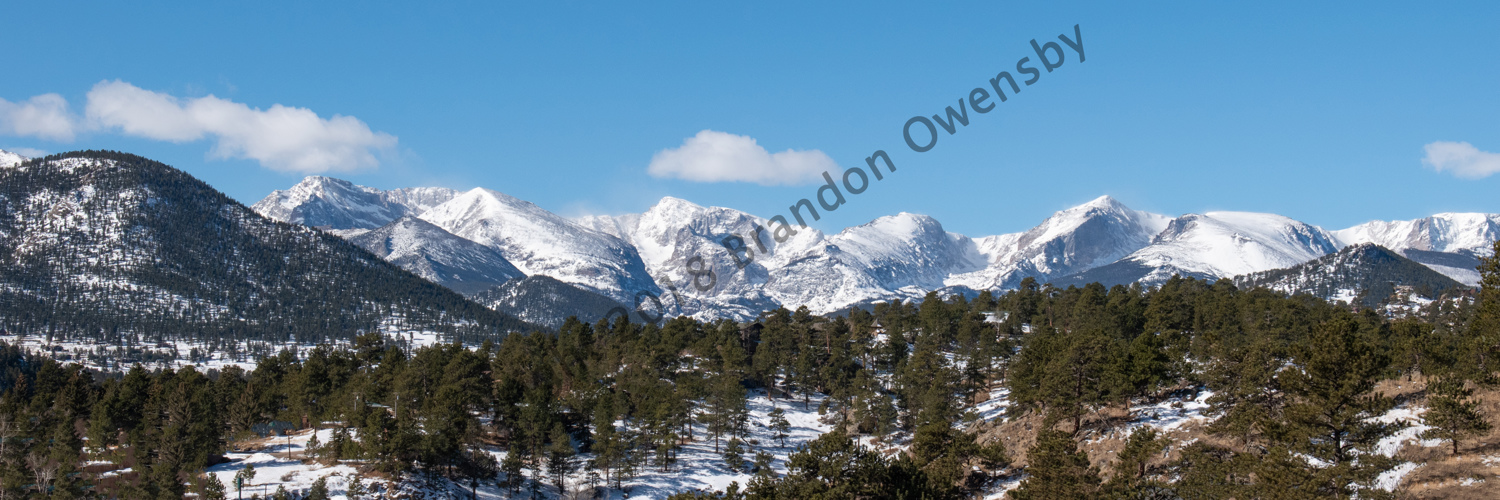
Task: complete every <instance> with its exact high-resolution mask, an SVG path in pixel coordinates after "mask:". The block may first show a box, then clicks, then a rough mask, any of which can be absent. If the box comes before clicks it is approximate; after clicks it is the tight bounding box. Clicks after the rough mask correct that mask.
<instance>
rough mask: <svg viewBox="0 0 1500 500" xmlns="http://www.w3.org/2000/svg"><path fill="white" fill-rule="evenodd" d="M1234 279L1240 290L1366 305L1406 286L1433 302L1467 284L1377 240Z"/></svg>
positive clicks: (1382, 300) (1389, 295)
mask: <svg viewBox="0 0 1500 500" xmlns="http://www.w3.org/2000/svg"><path fill="white" fill-rule="evenodd" d="M1234 282H1235V284H1236V285H1238V286H1240V287H1241V288H1253V287H1261V286H1263V287H1266V288H1269V289H1271V290H1275V291H1278V292H1282V293H1286V294H1299V293H1305V294H1309V295H1313V296H1315V297H1320V298H1322V299H1324V300H1329V301H1344V302H1348V303H1351V304H1361V305H1364V306H1366V307H1375V306H1377V305H1379V304H1381V303H1385V302H1389V301H1391V299H1392V297H1393V296H1395V295H1396V293H1397V292H1398V291H1399V290H1401V289H1405V290H1409V291H1410V293H1412V294H1414V295H1416V296H1418V297H1420V298H1422V299H1425V300H1432V299H1436V298H1438V297H1440V296H1441V295H1442V294H1444V293H1446V292H1449V291H1452V290H1455V289H1461V288H1465V287H1466V286H1465V285H1463V284H1461V283H1459V282H1457V281H1454V280H1453V279H1452V278H1449V277H1447V276H1444V275H1442V274H1440V273H1438V272H1437V271H1434V270H1432V269H1429V268H1427V267H1426V266H1423V265H1422V264H1419V263H1417V262H1416V261H1413V260H1411V259H1408V258H1405V257H1402V256H1401V255H1400V254H1398V253H1396V252H1395V251H1393V250H1390V249H1387V248H1385V247H1383V246H1380V245H1376V244H1374V243H1359V244H1355V245H1349V246H1347V247H1344V249H1343V250H1339V251H1338V252H1336V253H1331V254H1328V255H1325V256H1322V257H1319V258H1317V259H1313V260H1310V261H1307V262H1304V263H1302V264H1298V265H1295V266H1292V267H1288V268H1285V269H1275V270H1271V271H1262V272H1258V273H1251V274H1247V275H1242V276H1236V277H1235V278H1234Z"/></svg>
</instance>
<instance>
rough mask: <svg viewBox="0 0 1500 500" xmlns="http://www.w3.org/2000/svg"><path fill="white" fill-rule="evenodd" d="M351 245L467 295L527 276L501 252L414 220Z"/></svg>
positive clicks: (386, 227) (393, 224)
mask: <svg viewBox="0 0 1500 500" xmlns="http://www.w3.org/2000/svg"><path fill="white" fill-rule="evenodd" d="M349 241H350V242H352V243H354V244H356V245H359V246H360V247H363V248H364V249H365V250H369V251H370V253H373V254H375V255H377V256H380V258H383V259H385V260H386V261H388V262H390V263H392V264H395V265H398V266H401V268H402V269H405V270H407V271H411V272H412V273H415V274H416V275H417V276H421V277H422V278H424V279H426V280H427V281H431V282H433V283H437V284H439V285H443V286H445V287H448V288H450V289H452V290H453V291H456V292H458V293H462V294H464V295H473V294H476V293H479V292H483V291H485V290H489V289H491V288H494V287H496V286H499V285H501V284H503V283H505V282H507V281H510V280H512V279H515V278H522V277H525V276H526V275H525V274H523V273H521V270H520V269H516V266H514V265H512V264H511V263H510V261H507V260H505V257H504V256H502V255H500V252H499V251H496V250H494V249H492V248H489V247H486V246H484V245H480V244H478V243H474V242H472V241H469V240H466V239H463V238H459V237H457V236H454V235H452V234H450V233H449V232H447V231H444V230H443V228H440V227H437V226H434V225H432V224H431V223H429V222H427V221H424V220H422V219H418V218H416V217H412V216H405V217H402V218H400V219H396V220H395V221H393V222H391V223H390V224H386V225H384V226H381V227H380V228H378V229H373V230H371V231H369V232H366V233H364V234H360V235H358V236H355V237H352V238H349Z"/></svg>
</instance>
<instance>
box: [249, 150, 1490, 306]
mask: <svg viewBox="0 0 1500 500" xmlns="http://www.w3.org/2000/svg"><path fill="white" fill-rule="evenodd" d="M395 193H400V194H401V195H400V196H398V195H397V194H395ZM422 193H428V194H426V197H425V198H421V197H419V196H416V195H418V194H422ZM402 196H405V198H403V197H402ZM444 197H446V198H447V201H446V202H443V203H441V204H437V205H435V206H430V205H428V204H427V203H428V202H431V201H436V200H437V199H442V198H444ZM256 206H257V207H266V208H265V209H263V210H262V211H263V212H266V213H269V214H271V215H276V216H279V217H293V216H301V217H302V220H303V223H304V224H307V223H308V222H306V221H313V222H330V221H332V222H337V224H327V225H328V226H332V227H333V229H334V231H333V232H335V233H336V234H340V235H341V236H345V237H351V238H352V237H356V236H357V235H358V233H359V232H363V231H367V230H368V229H364V228H360V226H361V225H368V223H369V222H373V221H378V220H382V219H383V218H385V217H389V216H391V215H392V214H395V213H398V212H403V211H405V212H409V213H408V215H411V214H416V213H420V215H418V216H417V218H418V219H421V220H423V221H426V222H429V223H431V224H432V225H433V226H436V228H434V229H440V231H431V230H428V231H427V232H422V231H416V230H415V229H416V228H411V227H407V228H403V229H404V230H405V231H406V233H402V234H406V236H401V238H407V240H403V241H404V242H403V243H402V245H405V246H403V247H402V251H397V248H396V243H395V242H394V240H391V238H393V237H394V236H391V235H390V234H388V233H395V232H398V231H395V229H397V228H392V231H387V232H382V233H380V235H379V237H375V236H371V237H370V238H366V239H368V240H377V239H385V240H386V243H384V244H385V245H387V247H388V250H387V252H388V253H385V254H382V255H388V256H390V257H388V258H390V259H393V261H394V260H395V259H402V257H401V256H406V257H405V258H404V260H400V261H399V262H398V263H399V264H401V265H402V266H403V267H406V268H408V269H409V270H412V271H413V272H417V273H418V274H421V275H423V276H428V277H429V279H433V280H435V281H437V282H439V283H444V284H449V285H450V286H453V285H451V283H449V282H445V281H442V279H441V277H440V275H441V272H439V271H437V269H449V270H453V269H465V270H468V271H470V272H478V271H477V270H478V269H479V267H484V265H481V264H478V263H483V262H488V260H487V259H485V258H478V257H474V258H469V259H468V260H469V262H465V261H463V260H464V259H465V255H464V254H466V253H467V252H465V251H462V250H458V248H460V247H462V246H463V245H462V243H460V241H462V240H467V241H471V242H474V243H475V244H476V245H479V246H481V247H484V248H487V249H489V250H491V251H493V252H496V253H498V254H499V255H500V256H501V257H502V258H503V259H505V260H507V261H509V262H510V263H511V264H513V265H514V266H515V268H516V269H517V270H518V271H520V272H522V273H524V274H525V275H527V276H550V277H552V278H556V279H558V280H560V281H561V282H563V283H568V284H572V285H575V286H578V287H581V288H582V289H584V290H587V291H590V292H597V293H600V294H603V295H605V296H607V297H609V299H610V300H613V301H617V302H619V303H621V304H624V305H625V306H626V307H633V306H634V305H636V304H640V305H641V306H642V307H643V308H644V309H648V310H658V309H656V304H653V303H652V302H653V300H652V297H653V296H654V297H656V300H659V301H660V309H659V310H660V311H664V312H665V314H667V315H669V316H670V315H677V314H687V315H690V316H695V317H698V318H700V319H710V318H716V317H729V318H735V319H740V320H744V319H749V318H752V317H754V316H756V315H757V314H759V313H760V312H761V311H764V310H766V309H769V308H774V307H777V306H787V307H797V306H803V305H805V306H808V307H809V309H811V310H812V311H814V312H815V313H820V314H825V313H830V312H835V311H839V310H843V309H847V308H849V307H851V306H860V305H864V304H869V303H872V302H876V301H886V300H899V299H914V298H920V297H922V296H923V295H925V294H926V293H927V292H928V291H932V290H941V291H943V293H954V292H965V293H972V292H973V291H977V290H1005V289H1010V288H1014V287H1016V286H1017V285H1019V284H1020V282H1021V280H1023V279H1025V278H1028V277H1030V278H1036V279H1037V280H1038V281H1039V282H1043V283H1047V282H1051V283H1053V284H1054V285H1056V286H1067V285H1073V284H1076V285H1081V284H1085V283H1088V282H1093V281H1100V282H1104V283H1106V284H1124V283H1132V282H1137V281H1140V282H1142V283H1144V284H1146V285H1154V284H1158V283H1160V282H1162V281H1165V280H1166V279H1167V278H1169V277H1171V276H1172V275H1174V274H1181V275H1184V276H1192V277H1198V278H1206V279H1218V278H1228V277H1234V276H1241V275H1246V274H1250V273H1257V272H1265V271H1269V270H1275V269H1286V268H1292V267H1294V266H1298V265H1301V264H1304V263H1309V262H1310V261H1313V260H1314V259H1318V258H1320V257H1323V256H1325V255H1329V254H1332V253H1334V252H1335V251H1337V250H1338V249H1340V248H1345V247H1347V246H1349V245H1350V244H1352V243H1358V242H1366V241H1369V242H1377V243H1381V244H1383V245H1389V246H1391V247H1392V248H1395V249H1397V250H1398V251H1399V252H1400V253H1402V254H1403V255H1405V257H1407V258H1410V259H1412V260H1415V261H1417V262H1421V263H1423V264H1425V265H1427V266H1428V267H1431V268H1433V269H1436V270H1438V271H1440V272H1444V273H1445V274H1448V275H1449V276H1454V277H1457V278H1459V281H1461V282H1466V283H1472V282H1474V281H1477V277H1478V275H1477V273H1474V272H1473V271H1472V268H1473V267H1474V264H1477V260H1476V256H1478V255H1484V254H1485V252H1486V250H1487V249H1488V245H1489V243H1490V242H1493V241H1494V240H1495V237H1496V234H1497V233H1500V231H1497V229H1496V227H1497V225H1496V221H1497V219H1500V216H1489V215H1483V214H1439V215H1437V216H1433V217H1429V218H1427V219H1419V220H1417V221H1405V222H1389V223H1386V222H1372V223H1369V224H1364V225H1361V226H1356V227H1354V228H1350V229H1346V230H1342V231H1338V232H1337V234H1336V235H1335V234H1334V233H1330V232H1327V231H1324V230H1323V229H1320V228H1318V227H1316V226H1312V225H1309V224H1306V223H1303V222H1299V221H1296V220H1293V219H1290V218H1287V217H1283V216H1280V215H1274V214H1259V213H1244V212H1210V213H1206V214H1188V215H1183V216H1181V217H1177V218H1175V219H1173V218H1170V217H1167V216H1163V215H1158V214H1153V213H1149V212H1144V211H1138V210H1133V209H1131V208H1129V207H1127V206H1125V205H1124V204H1122V203H1120V202H1119V201H1117V200H1115V199H1113V198H1110V197H1108V196H1102V197H1099V198H1097V199H1094V200H1092V201H1090V202H1088V203H1084V204H1082V205H1079V206H1076V207H1072V208H1069V209H1066V210H1062V211H1059V212H1056V213H1054V214H1053V215H1052V216H1050V217H1048V218H1047V219H1046V220H1044V221H1042V223H1041V224H1039V225H1038V226H1036V227H1034V228H1031V229H1030V230H1027V231H1024V232H1019V233H1010V234H1000V235H994V236H984V237H977V238H970V237H968V236H965V235H962V234H957V233H950V232H948V231H946V230H945V229H944V228H943V226H942V224H941V223H940V222H938V221H937V220H936V219H933V218H932V217H928V216H925V215H916V214H909V213H901V214H897V215H892V216H886V217H881V218H878V219H876V220H874V221H871V222H870V223H867V224H863V225H860V226H855V227H850V228H847V229H844V230H843V231H840V232H839V233H837V234H832V235H829V234H824V233H823V232H821V231H818V230H816V229H811V228H800V227H799V228H795V230H796V233H795V234H794V235H792V236H791V237H789V238H786V241H782V242H778V241H776V239H775V237H774V236H773V233H772V228H770V227H769V225H770V224H769V223H768V222H767V220H766V219H764V218H761V217H757V216H755V215H753V214H749V213H746V212H742V211H739V210H734V209H731V208H724V207H705V206H701V205H697V204H694V203H692V202H689V201H686V200H682V199H679V198H673V197H667V198H663V199H662V200H661V201H660V202H658V203H656V204H655V205H654V206H652V207H651V208H650V209H648V210H646V211H645V212H642V213H639V214H625V215H613V216H606V215H601V216H586V217H582V218H579V219H577V220H569V219H566V218H563V217H560V216H557V215H556V214H553V213H551V212H548V211H546V210H544V209H542V208H540V207H537V206H536V205H534V204H531V203H529V202H526V201H523V200H519V199H516V198H513V197H510V196H508V195H505V194H503V193H499V192H495V191H490V190H486V189H475V190H471V191H468V192H465V193H461V194H452V193H447V194H444V192H443V191H434V192H428V191H424V190H423V189H422V188H413V189H406V190H394V191H380V190H376V189H371V188H365V187H361V186H354V185H352V184H349V183H347V182H343V181H338V180H335V179H327V178H321V177H310V178H308V179H307V180H304V181H303V182H302V183H301V184H299V185H298V186H297V187H295V188H293V189H291V190H287V191H278V192H276V193H275V194H273V195H272V196H270V197H267V198H266V200H262V202H261V203H258V204H257V205H256ZM287 220H291V219H287ZM408 224H410V223H408ZM341 227H345V228H355V229H351V230H342V231H340V230H339V229H340V228H341ZM444 231H446V233H444ZM422 235H429V236H422ZM426 237H431V238H434V239H436V240H440V241H437V242H420V241H417V240H420V239H422V238H426ZM358 241H364V240H358ZM726 242H727V245H728V246H731V247H734V248H735V249H736V251H731V250H730V249H729V248H727V247H726ZM403 252H404V253H403ZM695 257H701V258H702V260H701V262H693V261H691V259H693V258H695ZM1367 260H1369V259H1367ZM476 266H478V267H476ZM704 271H712V273H713V274H712V277H710V276H709V275H707V274H706V273H705V272H704ZM1465 272H1467V273H1468V275H1465V274H1464V273H1465ZM481 274H482V273H481ZM503 274H505V273H503V272H501V273H499V275H503ZM492 275H493V274H492ZM1465 278H1468V279H1465ZM460 286H461V285H460ZM469 293H473V292H472V291H470V292H469ZM513 295H514V294H513ZM553 295H556V296H561V295H557V294H551V295H548V294H536V293H533V294H530V295H528V296H539V297H540V296H553Z"/></svg>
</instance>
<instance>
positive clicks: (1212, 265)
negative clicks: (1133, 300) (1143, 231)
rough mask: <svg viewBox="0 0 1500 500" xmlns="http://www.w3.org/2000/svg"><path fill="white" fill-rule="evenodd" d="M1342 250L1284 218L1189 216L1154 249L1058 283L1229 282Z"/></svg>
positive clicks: (1156, 241) (1316, 232) (1324, 234)
mask: <svg viewBox="0 0 1500 500" xmlns="http://www.w3.org/2000/svg"><path fill="white" fill-rule="evenodd" d="M1337 250H1338V244H1337V241H1336V240H1335V239H1334V238H1333V236H1332V235H1330V234H1328V232H1327V231H1324V230H1322V229H1320V228H1318V227H1317V226H1313V225H1310V224H1307V223H1303V222H1298V221H1296V220H1292V219H1290V218H1287V217H1284V216H1280V215H1275V214H1262V213H1251V212H1208V213H1205V214H1188V215H1184V216H1182V217H1178V218H1177V219H1174V220H1173V221H1172V222H1171V223H1169V224H1168V225H1167V228H1166V229H1164V230H1163V231H1162V232H1161V234H1158V235H1157V236H1156V238H1154V239H1153V240H1152V241H1151V245H1149V246H1147V247H1145V248H1142V249H1140V250H1137V251H1136V252H1134V253H1132V254H1130V255H1129V256H1127V257H1125V258H1124V259H1121V260H1120V261H1118V262H1115V263H1113V264H1109V265H1106V266H1100V267H1097V268H1094V269H1090V270H1088V271H1084V272H1082V273H1078V274H1075V275H1073V276H1070V277H1068V278H1067V279H1064V280H1060V281H1059V282H1058V283H1057V284H1081V283H1088V282H1093V281H1099V282H1101V283H1104V284H1106V285H1112V284H1123V283H1130V282H1133V281H1141V282H1142V283H1143V284H1146V285H1156V284H1160V283H1162V282H1165V281H1166V280H1167V279H1168V278H1171V277H1172V275H1174V274H1180V275H1183V276H1193V277H1199V278H1207V279H1216V278H1225V277H1231V276H1238V275H1241V274H1249V273H1253V272H1258V271H1267V270H1271V269H1280V268H1284V267H1292V266H1295V265H1297V264H1301V263H1303V262H1307V261H1309V260H1312V259H1315V258H1318V257H1322V256H1324V255H1327V254H1330V253H1333V252H1334V251H1337Z"/></svg>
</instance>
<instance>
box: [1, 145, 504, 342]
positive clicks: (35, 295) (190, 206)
mask: <svg viewBox="0 0 1500 500" xmlns="http://www.w3.org/2000/svg"><path fill="white" fill-rule="evenodd" d="M0 189H3V191H0V235H3V237H0V325H3V327H4V328H5V329H6V330H7V331H9V332H11V333H12V334H31V335H46V336H48V337H49V338H51V337H53V336H56V337H61V338H67V337H69V336H77V335H83V336H95V337H104V338H108V339H120V341H122V342H123V341H125V340H126V339H135V340H144V339H158V340H159V339H182V338H198V339H218V338H222V339H257V340H263V341H264V340H274V341H290V340H293V339H295V340H297V341H307V342H314V341H318V340H320V339H347V338H351V337H353V336H354V335H355V334H356V333H357V332H359V331H361V330H372V329H375V328H377V327H381V326H394V327H398V328H401V329H404V330H412V331H415V330H426V331H434V332H439V333H442V334H444V335H448V336H452V337H455V338H465V339H475V340H477V339H481V338H495V337H498V336H500V335H503V334H504V333H505V332H508V331H519V330H527V329H530V328H531V326H530V325H528V324H526V323H525V322H522V321H520V320H517V319H515V318H513V317H511V316H508V315H505V314H501V313H496V312H493V311H490V310H488V309H485V308H484V307H481V306H479V305H478V304H475V303H473V302H470V301H468V300H465V299H464V298H463V297H462V296H460V295H459V294H457V293H455V292H452V291H450V290H448V289H445V288H442V287H440V286H437V285H435V284H432V283H429V282H427V281H425V280H423V279H421V278H419V277H417V276H415V275H413V274H411V273H409V272H406V271H403V270H401V269H400V268H398V267H396V266H395V265H392V264H390V263H387V262H385V261H384V260H382V259H380V258H379V257H376V256H375V255H373V254H371V253H369V252H367V251H365V250H363V249H361V248H359V247H357V246H355V245H353V244H351V243H349V242H346V241H344V240H342V239H339V238H337V237H334V236H331V235H328V234H325V233H323V232H320V231H316V230H313V229H309V228H307V227H303V226H298V225H291V224H284V223H280V222H275V221H272V220H269V219H266V218H264V217H262V216H260V215H259V214H256V213H255V212H253V211H251V210H250V209H249V208H247V207H245V206H244V205H242V204H240V203H239V202H236V201H234V200H232V199H230V198H228V197H227V196H225V195H224V194H223V193H220V192H219V191H216V190H214V189H213V188H212V187H210V186H208V185H207V184H204V183H203V182H201V181H199V180H197V179H195V178H193V177H192V176H190V175H188V174H186V173H184V172H182V171H180V170H177V169H174V168H172V167H169V166H167V165H164V164H161V163H158V162H155V161H151V160H148V159H145V158H141V157H139V156H134V155H129V154H124V153H115V152H101V151H82V152H73V153H64V154H59V155H53V156H48V157H45V158H40V159H33V160H30V161H27V162H25V163H22V164H20V165H16V166H13V167H9V168H3V169H0Z"/></svg>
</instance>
